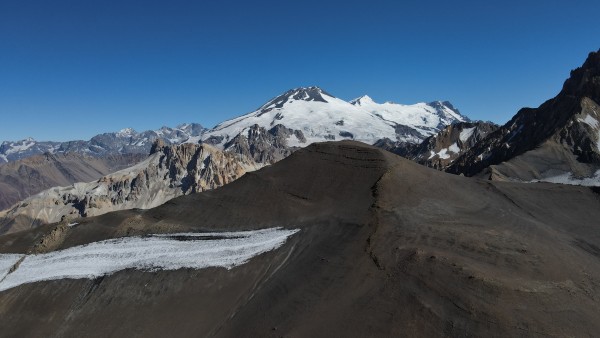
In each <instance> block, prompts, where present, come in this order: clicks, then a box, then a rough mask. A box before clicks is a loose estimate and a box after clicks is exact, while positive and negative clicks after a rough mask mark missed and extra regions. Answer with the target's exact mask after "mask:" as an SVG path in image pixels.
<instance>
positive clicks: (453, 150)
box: [448, 142, 460, 154]
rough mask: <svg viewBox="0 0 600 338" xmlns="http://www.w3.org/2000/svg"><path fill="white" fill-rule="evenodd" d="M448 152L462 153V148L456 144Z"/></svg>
mask: <svg viewBox="0 0 600 338" xmlns="http://www.w3.org/2000/svg"><path fill="white" fill-rule="evenodd" d="M448 151H450V152H453V153H455V154H458V153H460V148H459V147H458V144H457V143H456V142H454V143H453V144H452V145H451V146H450V147H449V148H448Z"/></svg>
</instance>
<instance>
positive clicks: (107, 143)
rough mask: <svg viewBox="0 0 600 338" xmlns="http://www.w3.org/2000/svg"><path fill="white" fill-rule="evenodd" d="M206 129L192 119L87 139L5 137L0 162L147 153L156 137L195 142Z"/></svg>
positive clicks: (179, 141) (169, 141)
mask: <svg viewBox="0 0 600 338" xmlns="http://www.w3.org/2000/svg"><path fill="white" fill-rule="evenodd" d="M205 130H206V129H205V128H204V127H202V126H201V125H200V124H197V123H189V124H182V125H179V126H178V127H177V128H169V127H162V128H160V129H158V130H147V131H144V132H141V133H138V132H136V131H135V130H133V129H131V128H125V129H122V130H120V131H118V132H112V133H104V134H99V135H96V136H94V137H92V138H91V139H90V140H88V141H82V140H74V141H66V142H55V141H36V140H34V139H33V138H27V139H25V140H21V141H4V142H2V144H0V164H1V163H6V162H11V161H17V160H20V159H24V158H27V157H31V156H35V155H41V154H44V153H50V154H67V153H76V154H81V155H87V156H94V157H102V156H109V155H119V154H144V155H148V153H149V152H150V148H151V147H152V143H153V142H154V141H155V140H157V139H161V140H163V142H165V143H166V144H180V143H183V142H188V141H192V142H194V140H195V141H197V138H198V137H199V136H200V135H202V133H203V132H204V131H205Z"/></svg>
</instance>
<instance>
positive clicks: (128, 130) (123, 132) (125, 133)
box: [117, 128, 137, 137]
mask: <svg viewBox="0 0 600 338" xmlns="http://www.w3.org/2000/svg"><path fill="white" fill-rule="evenodd" d="M135 134H137V132H136V131H135V130H134V129H133V128H124V129H121V130H119V132H117V136H118V137H129V136H133V135H135Z"/></svg>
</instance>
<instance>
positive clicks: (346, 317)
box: [0, 142, 600, 337]
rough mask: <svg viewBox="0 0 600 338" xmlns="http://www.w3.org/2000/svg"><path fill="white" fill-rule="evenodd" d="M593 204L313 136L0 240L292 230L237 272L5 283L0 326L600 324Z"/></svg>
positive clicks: (586, 329) (147, 330)
mask: <svg viewBox="0 0 600 338" xmlns="http://www.w3.org/2000/svg"><path fill="white" fill-rule="evenodd" d="M599 207H600V200H599V198H598V195H597V194H595V193H594V192H593V191H592V190H590V189H589V188H585V187H574V186H561V185H553V184H549V183H540V184H517V183H505V182H490V181H481V180H477V179H471V178H465V177H459V176H454V175H449V174H445V173H442V172H438V171H436V170H433V169H427V168H425V167H422V166H420V165H418V164H415V163H413V162H410V161H408V160H405V159H402V158H400V157H398V156H395V155H393V154H390V153H388V152H385V151H383V150H379V149H376V148H374V147H370V146H365V145H363V144H360V143H356V142H335V143H321V144H314V145H312V146H309V147H307V148H305V149H302V150H299V151H297V152H296V153H294V154H292V155H291V156H290V157H288V158H287V159H285V160H283V161H281V162H279V163H277V164H275V165H273V166H270V167H266V168H263V169H261V170H259V171H257V172H252V173H248V174H246V175H245V176H243V177H242V178H240V179H239V180H237V181H234V182H232V183H230V184H228V185H226V186H224V187H222V188H219V189H216V190H212V191H207V192H203V193H198V194H192V195H188V196H183V197H179V198H176V199H173V200H171V201H169V202H167V203H165V204H164V205H162V206H160V207H157V208H154V209H151V210H146V211H142V210H129V211H122V212H114V213H109V214H105V215H102V216H98V217H92V218H88V219H85V220H84V221H83V222H82V223H81V224H80V225H78V226H76V227H67V228H65V227H64V226H63V227H58V226H56V225H51V226H44V227H40V228H37V229H33V230H28V231H24V232H19V233H14V234H10V235H4V236H0V252H4V253H26V252H28V251H30V250H32V248H34V244H35V243H40V242H42V243H43V242H44V241H43V240H41V239H42V238H46V242H45V243H46V244H48V246H45V247H44V248H50V249H47V250H50V251H51V250H55V249H57V248H67V247H73V246H76V245H80V244H85V243H90V242H94V241H99V240H103V239H108V238H114V237H120V236H130V235H136V234H138V235H141V234H150V233H164V232H185V231H203V230H211V231H214V230H227V231H231V230H240V229H244V230H248V229H259V228H269V227H275V226H282V227H284V228H288V229H300V232H298V233H297V234H295V235H294V236H292V237H290V238H289V240H288V241H287V242H286V243H285V244H284V245H283V246H282V247H280V248H279V249H276V250H274V251H270V252H267V253H265V254H262V255H260V256H258V257H255V258H252V259H251V260H250V261H249V262H248V263H246V264H244V265H241V266H238V267H235V268H232V269H231V270H225V269H222V268H208V269H202V270H192V269H180V270H177V271H153V272H148V271H138V270H124V271H120V272H117V273H115V274H113V275H110V276H106V277H102V278H97V279H94V280H87V279H79V280H56V281H46V282H38V283H32V284H25V285H21V286H18V287H15V288H12V289H8V290H6V291H3V292H0V326H1V327H2V328H3V334H6V335H9V336H40V335H44V336H84V335H85V336H156V337H161V336H246V337H249V336H252V337H253V336H261V337H265V336H267V337H268V336H275V337H280V336H328V337H329V336H356V337H364V336H392V335H396V336H441V335H450V336H522V335H527V336H536V335H551V336H589V335H593V334H594V333H597V332H600V324H599V323H598V321H597V318H599V317H600V297H598V294H600V293H599V291H600V290H599V288H600V284H599V282H600V261H599V260H598V257H599V255H600V250H599V249H598V248H599V247H600V232H599V231H598V222H597V220H598V219H599V217H600V208H599ZM53 229H54V230H53ZM44 236H45V237H44ZM50 239H51V240H50ZM50 244H53V246H52V245H50ZM36 248H37V249H39V248H40V246H39V245H38V246H37V247H36Z"/></svg>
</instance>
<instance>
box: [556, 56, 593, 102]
mask: <svg viewBox="0 0 600 338" xmlns="http://www.w3.org/2000/svg"><path fill="white" fill-rule="evenodd" d="M561 94H563V95H568V96H576V97H589V98H591V99H593V100H595V101H597V100H599V99H600V50H598V51H597V52H591V53H590V54H589V55H588V57H587V59H586V60H585V62H584V63H583V65H582V66H581V67H579V68H577V69H574V70H572V71H571V74H570V77H569V78H568V79H567V80H566V81H565V83H564V85H563V89H562V92H561Z"/></svg>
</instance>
